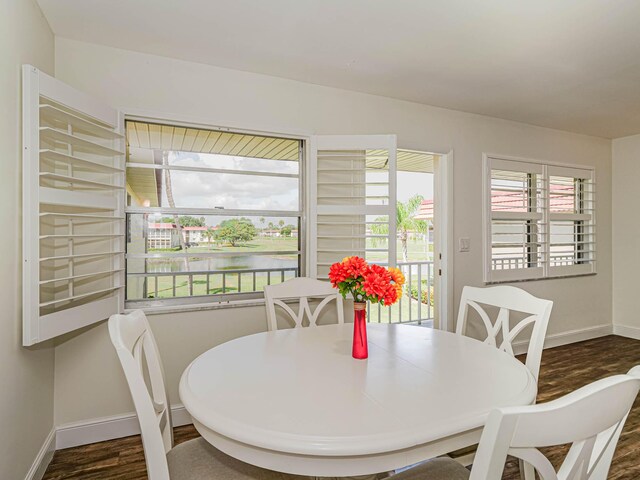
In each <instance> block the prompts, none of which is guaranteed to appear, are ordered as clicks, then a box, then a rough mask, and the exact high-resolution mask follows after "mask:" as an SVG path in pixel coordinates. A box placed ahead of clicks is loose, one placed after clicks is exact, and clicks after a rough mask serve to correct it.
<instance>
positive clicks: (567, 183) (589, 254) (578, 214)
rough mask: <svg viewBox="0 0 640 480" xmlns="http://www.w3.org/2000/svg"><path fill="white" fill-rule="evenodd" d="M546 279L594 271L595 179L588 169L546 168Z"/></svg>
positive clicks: (592, 172)
mask: <svg viewBox="0 0 640 480" xmlns="http://www.w3.org/2000/svg"><path fill="white" fill-rule="evenodd" d="M547 174H548V177H549V237H550V238H549V276H554V277H555V276H563V275H579V274H586V273H594V272H595V262H596V258H595V254H596V251H595V246H596V232H595V227H596V225H595V181H594V180H595V179H594V171H593V170H590V169H580V168H570V167H557V166H551V165H550V166H548V167H547Z"/></svg>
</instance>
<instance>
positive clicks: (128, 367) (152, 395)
mask: <svg viewBox="0 0 640 480" xmlns="http://www.w3.org/2000/svg"><path fill="white" fill-rule="evenodd" d="M109 335H110V336H111V342H112V343H113V346H114V347H115V349H116V352H117V354H118V358H119V359H120V363H121V365H122V369H123V370H124V375H125V377H126V379H127V383H128V384H129V390H130V391H131V397H132V399H133V404H134V406H135V409H136V413H137V415H138V421H139V422H140V431H141V433H142V444H143V446H144V456H145V461H146V463H147V473H148V475H149V479H150V480H169V468H168V465H167V456H166V455H167V452H168V451H169V450H171V448H172V446H173V430H172V428H171V412H170V408H169V402H168V401H167V392H166V389H165V383H164V372H163V369H162V363H161V361H160V355H159V353H158V347H157V345H156V342H155V339H154V338H153V334H152V333H151V329H150V328H149V322H148V321H147V317H145V315H144V313H143V312H142V311H140V310H136V311H134V312H131V313H129V314H127V315H112V316H111V318H110V319H109Z"/></svg>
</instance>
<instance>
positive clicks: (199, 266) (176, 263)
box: [147, 255, 298, 273]
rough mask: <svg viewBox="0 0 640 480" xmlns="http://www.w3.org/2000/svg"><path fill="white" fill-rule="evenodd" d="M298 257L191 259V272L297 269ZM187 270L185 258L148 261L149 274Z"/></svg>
mask: <svg viewBox="0 0 640 480" xmlns="http://www.w3.org/2000/svg"><path fill="white" fill-rule="evenodd" d="M297 267H298V257H297V256H295V255H292V256H281V255H279V256H269V255H233V256H228V257H209V258H206V257H204V258H203V257H192V258H189V270H190V271H212V270H251V269H273V270H278V269H282V268H297ZM186 270H187V267H186V262H185V259H184V258H170V259H169V258H163V259H159V258H158V259H156V258H153V259H148V260H147V272H149V273H156V272H184V271H186Z"/></svg>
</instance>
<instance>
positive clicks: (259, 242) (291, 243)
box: [187, 237, 298, 253]
mask: <svg viewBox="0 0 640 480" xmlns="http://www.w3.org/2000/svg"><path fill="white" fill-rule="evenodd" d="M293 250H298V239H297V238H294V237H273V238H269V237H256V238H254V239H253V240H251V241H250V242H248V243H243V244H239V245H236V246H235V247H232V246H231V245H229V244H224V245H217V244H216V243H214V242H212V243H211V244H207V243H199V244H198V246H197V247H189V248H188V249H187V251H188V252H193V253H198V252H239V253H245V252H269V251H293Z"/></svg>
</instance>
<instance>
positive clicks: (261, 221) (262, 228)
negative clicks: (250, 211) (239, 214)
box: [260, 217, 264, 230]
mask: <svg viewBox="0 0 640 480" xmlns="http://www.w3.org/2000/svg"><path fill="white" fill-rule="evenodd" d="M260 229H261V230H264V217H260Z"/></svg>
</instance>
